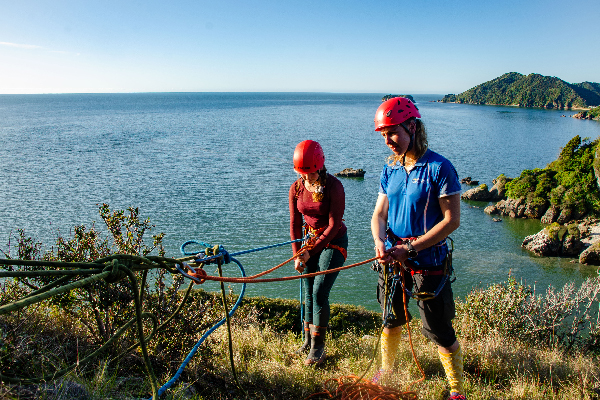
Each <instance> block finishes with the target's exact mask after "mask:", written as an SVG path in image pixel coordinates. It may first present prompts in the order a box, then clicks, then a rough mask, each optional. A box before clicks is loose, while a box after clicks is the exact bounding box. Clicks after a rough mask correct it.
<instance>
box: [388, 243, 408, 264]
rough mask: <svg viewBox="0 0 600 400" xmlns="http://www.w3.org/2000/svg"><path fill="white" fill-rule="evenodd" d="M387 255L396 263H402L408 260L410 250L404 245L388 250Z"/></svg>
mask: <svg viewBox="0 0 600 400" xmlns="http://www.w3.org/2000/svg"><path fill="white" fill-rule="evenodd" d="M386 254H387V256H388V257H389V258H391V259H392V260H395V261H398V262H401V263H402V262H404V261H406V260H408V248H407V247H406V246H405V245H402V244H401V245H398V246H393V247H390V248H389V249H388V250H386Z"/></svg>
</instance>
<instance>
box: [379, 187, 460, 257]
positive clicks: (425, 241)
mask: <svg viewBox="0 0 600 400" xmlns="http://www.w3.org/2000/svg"><path fill="white" fill-rule="evenodd" d="M438 203H439V205H440V208H441V210H442V214H443V216H444V217H443V219H442V220H441V221H440V222H438V223H437V224H435V225H434V226H433V227H432V228H431V229H430V230H429V231H428V232H427V233H425V234H424V235H423V236H421V237H419V238H418V239H417V240H415V241H413V242H412V246H413V247H414V249H415V250H416V251H417V252H419V251H421V250H424V249H426V248H428V247H431V246H433V245H435V244H436V243H439V242H440V241H441V240H442V239H444V238H446V237H448V235H450V234H451V233H452V232H454V231H455V230H456V229H457V228H458V227H459V226H460V193H455V194H452V195H450V196H444V197H440V198H439V199H438ZM388 253H389V254H390V255H391V256H392V258H394V259H396V260H398V261H405V260H406V259H407V258H408V248H407V247H406V245H404V244H402V245H397V246H394V247H392V248H391V249H390V250H388Z"/></svg>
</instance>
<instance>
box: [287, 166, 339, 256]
mask: <svg viewBox="0 0 600 400" xmlns="http://www.w3.org/2000/svg"><path fill="white" fill-rule="evenodd" d="M324 194H325V197H324V199H323V201H320V202H315V201H314V200H313V198H312V193H311V192H309V191H308V190H307V189H306V188H305V187H304V185H303V184H302V180H301V179H298V180H297V181H296V182H294V183H293V184H292V186H290V196H289V201H290V237H291V239H292V240H296V239H301V238H302V225H303V224H304V222H306V223H307V224H308V225H309V226H311V227H312V228H313V229H315V230H319V229H321V228H323V227H325V230H324V231H323V232H322V233H321V235H319V237H318V239H317V241H316V243H315V246H314V247H313V248H312V249H311V250H310V254H317V253H318V252H320V251H321V250H323V249H324V248H325V246H327V245H328V244H329V242H331V241H332V240H334V239H337V238H339V237H341V236H342V235H344V233H346V225H345V224H344V222H343V220H342V219H343V217H344V209H345V207H346V195H345V194H344V187H343V186H342V182H340V181H339V179H337V178H336V177H334V176H332V175H330V174H327V180H326V182H325V192H324ZM303 217H304V219H303ZM301 247H302V244H301V243H300V242H296V243H292V250H293V252H294V254H296V252H297V251H298V250H300V248H301Z"/></svg>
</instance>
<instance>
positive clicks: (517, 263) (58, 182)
mask: <svg viewBox="0 0 600 400" xmlns="http://www.w3.org/2000/svg"><path fill="white" fill-rule="evenodd" d="M383 95H384V94H337V93H138V94H45V95H0V177H1V183H0V187H1V190H0V250H2V251H4V252H8V251H9V249H10V248H11V247H12V251H14V246H15V242H16V241H15V239H14V237H15V235H16V231H17V229H20V228H22V229H24V230H25V233H26V235H27V236H31V237H33V238H34V239H35V240H37V241H39V242H42V243H43V248H45V249H49V248H50V246H51V245H52V244H53V243H54V241H55V240H56V238H57V237H58V236H59V235H62V236H70V235H71V229H72V227H74V226H75V225H82V224H83V225H86V226H91V225H92V223H93V222H94V221H95V226H96V228H97V229H101V228H102V225H103V224H102V221H101V218H100V216H99V214H98V204H102V203H107V204H109V205H110V207H111V208H112V209H126V208H128V207H130V206H132V207H139V210H140V214H141V217H142V218H150V220H151V222H152V223H153V224H154V225H155V229H154V232H155V233H158V232H164V233H165V238H164V244H165V247H166V250H167V256H169V257H180V256H181V254H180V246H181V244H182V243H184V242H186V241H188V240H197V241H202V242H206V243H209V244H211V245H214V244H220V245H223V246H224V247H225V248H226V249H227V250H228V251H229V252H230V253H235V252H240V251H244V250H248V249H254V248H258V247H262V246H268V245H272V244H279V243H283V242H286V241H287V240H289V224H288V222H289V213H288V198H287V196H288V189H289V186H290V185H291V184H292V183H293V182H294V180H295V179H296V178H297V175H296V173H295V172H294V171H293V169H292V154H293V151H294V148H295V145H296V144H297V143H298V142H300V141H302V140H305V139H313V140H317V141H319V142H320V143H321V144H322V146H323V148H324V151H325V157H326V163H325V164H326V167H327V169H328V171H329V172H331V173H335V172H339V171H341V170H342V169H344V168H348V167H351V168H362V169H364V170H365V171H366V174H365V176H364V178H340V179H341V181H342V183H343V185H344V189H345V193H346V212H345V215H344V219H345V223H346V225H347V226H348V237H349V247H348V260H347V262H346V264H351V263H357V262H360V261H363V260H366V259H369V258H371V257H373V255H374V254H373V240H372V238H371V234H370V225H369V224H370V218H371V215H372V211H373V207H374V205H375V200H376V198H377V191H378V184H379V174H380V171H381V169H382V167H383V165H384V163H385V158H386V157H387V156H388V155H389V153H390V152H389V149H388V148H387V147H386V146H385V144H384V141H383V139H382V138H381V136H380V135H379V134H378V133H376V132H374V128H373V116H374V114H375V110H376V109H377V107H378V106H379V104H380V103H381V97H382V96H383ZM414 97H415V99H416V101H417V105H418V107H419V110H420V111H421V114H422V116H423V121H424V122H425V125H426V126H427V129H428V135H429V145H430V148H431V149H432V150H434V151H437V152H439V153H441V154H442V155H444V156H445V157H447V158H448V159H450V160H451V161H452V162H453V164H454V166H455V167H456V169H457V171H458V173H459V176H460V177H461V178H464V177H467V176H471V177H472V178H473V179H474V180H479V181H480V183H486V184H487V185H488V186H489V187H491V186H492V180H493V179H494V178H496V177H497V176H498V175H500V174H502V173H504V174H505V175H507V176H509V177H516V176H518V175H519V174H520V172H521V171H522V170H523V169H533V168H544V167H545V166H546V165H547V164H548V163H549V162H551V161H553V160H554V159H556V157H557V156H558V154H559V153H560V149H561V147H562V146H564V145H565V144H566V143H567V142H568V141H569V140H570V139H571V138H572V137H574V136H575V135H580V136H581V137H582V138H585V137H589V138H591V139H595V138H596V137H598V135H599V134H600V124H599V123H598V122H596V121H581V120H577V119H573V118H568V116H569V115H571V114H573V113H574V112H570V111H558V110H542V109H524V108H514V107H496V106H476V105H463V104H445V103H440V102H437V101H436V100H438V99H441V98H442V97H443V96H442V95H415V96H414ZM469 188H470V187H469V186H466V185H463V189H464V190H468V189H469ZM485 205H487V203H474V202H466V201H461V214H462V215H461V226H460V228H459V229H458V230H457V231H455V232H454V233H453V234H452V235H451V236H452V238H453V240H454V244H455V252H454V266H455V270H456V278H457V279H456V281H455V282H454V284H453V288H454V292H455V294H456V295H458V296H459V297H464V296H465V295H466V294H467V293H469V291H470V290H472V288H474V287H486V286H487V285H489V284H491V283H495V282H502V281H505V280H506V279H507V277H508V275H509V273H510V274H512V275H513V276H514V277H515V278H516V279H517V280H520V281H523V282H525V283H527V284H530V285H535V287H536V290H538V291H543V290H545V289H546V288H547V287H548V286H549V285H553V286H555V287H561V286H562V285H564V284H565V283H566V282H569V281H575V282H576V283H578V282H581V281H582V280H584V279H585V278H586V277H588V276H591V275H593V274H595V273H596V268H595V267H589V266H584V265H580V264H578V263H576V262H572V261H573V260H569V259H560V258H542V257H537V256H534V255H532V254H530V253H529V252H527V251H526V250H524V249H522V248H521V243H522V241H523V238H524V237H525V236H527V235H529V234H533V233H536V232H538V231H539V230H540V229H541V228H542V225H541V224H540V222H539V221H534V220H524V219H511V218H508V217H502V221H501V222H494V220H493V219H492V217H491V216H489V215H487V214H485V213H484V212H483V208H484V207H485ZM198 250H201V249H200V248H199V249H198ZM0 255H2V254H1V253H0ZM290 256H291V246H289V245H285V246H281V247H276V248H273V249H269V250H264V251H260V252H256V253H251V254H244V255H240V256H239V257H237V259H238V260H239V261H240V262H241V263H242V265H243V267H244V269H245V270H246V273H247V274H248V275H250V274H255V273H258V272H260V271H262V270H265V269H268V268H271V267H273V266H275V265H278V264H279V263H281V262H283V261H284V260H286V259H287V258H289V257H290ZM207 272H208V273H209V274H213V273H215V271H214V268H213V267H212V266H208V267H207ZM224 273H225V274H226V275H228V276H239V274H240V272H239V270H238V267H237V265H235V264H233V263H232V264H228V265H226V266H225V268H224ZM295 274H296V273H295V271H294V269H293V267H292V265H291V264H287V265H285V266H283V267H281V268H280V269H279V270H277V271H275V272H274V273H273V274H272V275H271V276H272V277H283V276H289V275H295ZM376 280H377V276H376V273H374V272H372V271H371V270H370V268H369V265H368V264H366V265H362V266H358V267H355V268H352V269H349V270H346V271H343V272H341V273H340V274H339V277H338V278H337V281H336V284H335V285H334V287H333V290H332V293H331V298H330V299H331V301H332V302H337V303H347V304H355V305H361V306H364V307H366V308H368V309H372V310H378V304H377V302H376V300H375V284H376ZM204 285H205V286H204V288H205V289H207V290H217V288H218V286H217V285H216V284H215V283H209V282H207V283H206V284H204ZM230 288H231V290H232V291H234V292H238V293H239V290H240V288H239V285H237V284H233V285H230ZM247 293H248V294H249V295H264V296H269V297H282V298H297V297H298V295H299V281H298V280H293V281H288V282H277V283H256V284H250V285H248V287H247Z"/></svg>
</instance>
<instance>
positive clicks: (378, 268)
mask: <svg viewBox="0 0 600 400" xmlns="http://www.w3.org/2000/svg"><path fill="white" fill-rule="evenodd" d="M411 239H414V238H411ZM403 240H408V239H399V240H398V241H396V243H403V242H402V241H403ZM447 240H449V241H450V246H449V249H448V254H447V256H446V258H445V259H444V260H443V261H442V266H441V268H436V269H430V268H419V266H418V263H416V262H415V261H412V260H406V261H405V262H403V263H402V264H400V263H391V264H388V265H387V266H384V265H382V264H381V263H379V262H378V261H375V262H373V265H372V266H371V269H372V270H373V271H375V272H383V271H385V275H384V276H385V277H386V280H385V284H386V291H387V292H389V293H390V303H391V299H392V298H393V296H394V291H395V289H396V286H397V283H398V282H400V281H402V286H403V288H404V291H405V292H406V294H407V295H408V296H409V297H410V298H413V299H415V300H417V301H427V300H431V299H434V298H436V297H437V296H438V295H439V294H440V293H441V291H442V290H443V289H444V286H446V283H447V282H450V283H452V282H454V281H455V280H456V278H455V277H454V278H453V277H452V276H453V274H454V268H453V266H452V253H453V251H454V240H452V238H450V237H448V238H447ZM438 245H440V244H438ZM442 245H443V244H442ZM404 274H410V275H411V276H415V275H422V276H440V275H441V276H442V279H441V280H440V283H439V284H438V286H437V288H436V290H435V291H433V292H413V291H411V290H409V289H408V288H406V285H405V284H404V281H403V279H404V278H403V275H404ZM389 275H391V278H390V277H389ZM390 308H391V306H390Z"/></svg>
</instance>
